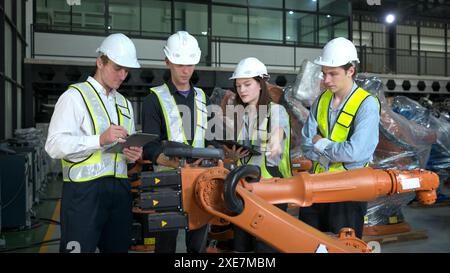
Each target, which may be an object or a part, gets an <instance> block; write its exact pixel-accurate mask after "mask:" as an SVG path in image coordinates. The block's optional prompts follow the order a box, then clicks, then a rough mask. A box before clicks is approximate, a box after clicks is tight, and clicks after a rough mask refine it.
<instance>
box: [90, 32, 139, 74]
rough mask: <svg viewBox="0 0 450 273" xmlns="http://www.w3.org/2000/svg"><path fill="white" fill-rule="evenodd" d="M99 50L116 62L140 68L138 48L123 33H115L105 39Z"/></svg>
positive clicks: (124, 65)
mask: <svg viewBox="0 0 450 273" xmlns="http://www.w3.org/2000/svg"><path fill="white" fill-rule="evenodd" d="M97 52H98V53H101V54H103V55H106V56H107V57H108V58H109V59H110V60H111V61H113V62H114V63H116V64H118V65H120V66H123V67H131V68H139V67H141V66H140V65H139V62H138V60H137V58H136V48H135V47H134V44H133V42H132V41H131V40H130V38H128V37H127V36H125V35H123V34H122V33H114V34H111V35H109V36H108V37H106V38H105V40H103V42H102V44H101V45H100V47H99V48H97Z"/></svg>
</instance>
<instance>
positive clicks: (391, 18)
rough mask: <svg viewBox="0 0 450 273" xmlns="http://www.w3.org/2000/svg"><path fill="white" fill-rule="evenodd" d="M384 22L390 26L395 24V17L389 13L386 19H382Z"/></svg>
mask: <svg viewBox="0 0 450 273" xmlns="http://www.w3.org/2000/svg"><path fill="white" fill-rule="evenodd" d="M384 20H385V21H386V23H388V24H392V23H394V22H395V15H394V14H392V13H389V14H388V15H386V18H384Z"/></svg>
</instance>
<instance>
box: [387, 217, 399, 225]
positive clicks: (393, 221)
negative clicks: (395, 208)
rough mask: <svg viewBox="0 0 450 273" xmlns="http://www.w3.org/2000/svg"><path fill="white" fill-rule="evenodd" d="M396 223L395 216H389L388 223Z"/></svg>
mask: <svg viewBox="0 0 450 273" xmlns="http://www.w3.org/2000/svg"><path fill="white" fill-rule="evenodd" d="M397 223H398V219H397V216H391V217H389V224H397Z"/></svg>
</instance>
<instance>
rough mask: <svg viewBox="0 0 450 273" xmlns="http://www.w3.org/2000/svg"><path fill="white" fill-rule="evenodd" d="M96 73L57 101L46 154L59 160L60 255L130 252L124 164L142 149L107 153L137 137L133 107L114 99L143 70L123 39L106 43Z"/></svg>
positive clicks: (128, 198) (118, 37) (129, 197)
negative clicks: (133, 72) (136, 70)
mask: <svg viewBox="0 0 450 273" xmlns="http://www.w3.org/2000/svg"><path fill="white" fill-rule="evenodd" d="M97 52H98V54H99V55H98V57H97V60H96V71H95V75H94V76H93V77H88V78H87V80H86V81H84V82H80V83H76V84H72V85H71V86H69V88H68V89H67V91H65V92H64V93H63V94H62V95H61V96H60V97H59V99H58V102H57V103H56V105H55V111H54V113H53V115H52V119H51V121H50V126H49V130H48V137H47V141H46V143H45V150H46V151H47V153H48V154H49V155H50V157H52V158H57V159H61V161H62V166H63V170H62V172H63V180H64V183H63V190H62V199H61V243H60V251H61V252H83V253H86V252H95V251H96V248H97V247H98V249H99V250H100V252H128V247H129V245H130V236H131V224H132V212H131V209H132V195H131V191H130V183H129V182H128V175H127V160H128V161H135V160H137V159H139V158H140V157H141V156H142V147H130V148H125V149H123V152H122V153H107V152H105V147H108V146H109V145H111V144H115V143H117V142H124V141H125V140H124V139H125V138H126V137H127V135H131V134H132V133H134V131H135V127H134V115H133V108H132V105H131V103H130V101H128V100H127V99H126V98H125V97H124V96H123V95H121V94H120V93H119V92H117V89H118V88H119V87H120V85H121V84H122V82H123V81H124V80H125V78H126V77H127V75H128V72H129V70H130V69H131V68H139V67H140V65H139V63H138V60H137V58H136V48H135V46H134V44H133V42H132V41H131V40H130V39H129V38H128V37H127V36H125V35H124V34H121V33H115V34H111V35H109V36H108V37H106V38H105V39H104V40H103V42H102V44H101V45H100V47H99V48H98V49H97Z"/></svg>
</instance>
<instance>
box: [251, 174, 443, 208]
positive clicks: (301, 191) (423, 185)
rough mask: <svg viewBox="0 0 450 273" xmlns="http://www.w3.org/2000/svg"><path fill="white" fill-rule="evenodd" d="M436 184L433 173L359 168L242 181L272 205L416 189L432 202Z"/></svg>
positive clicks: (350, 198)
mask: <svg viewBox="0 0 450 273" xmlns="http://www.w3.org/2000/svg"><path fill="white" fill-rule="evenodd" d="M438 186H439V177H438V176H437V174H435V173H433V172H430V171H425V170H414V171H398V170H379V169H372V168H361V169H354V170H349V171H343V172H334V173H321V174H308V173H301V174H299V175H298V176H294V177H291V178H284V179H277V178H275V179H269V180H261V181H260V182H259V183H244V187H245V188H246V189H247V190H249V191H251V192H252V193H254V194H255V195H257V196H259V197H261V198H262V199H264V200H266V201H267V202H269V203H272V204H279V203H291V204H296V205H298V206H301V207H307V206H311V205H312V204H313V203H332V202H343V201H371V200H374V199H376V198H377V197H380V196H385V195H392V194H398V193H404V192H413V191H415V192H416V195H417V197H418V200H419V201H421V202H422V203H425V204H432V203H434V202H435V200H436V192H435V189H437V188H438Z"/></svg>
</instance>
